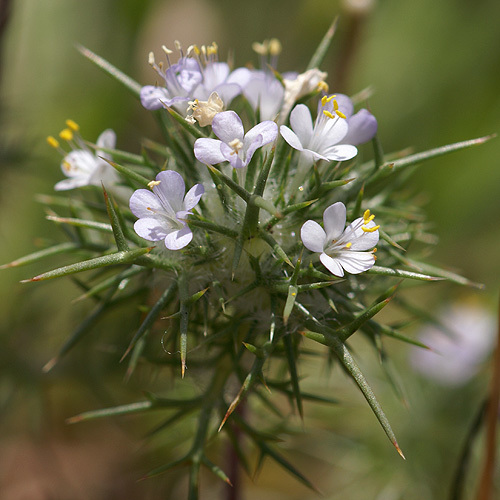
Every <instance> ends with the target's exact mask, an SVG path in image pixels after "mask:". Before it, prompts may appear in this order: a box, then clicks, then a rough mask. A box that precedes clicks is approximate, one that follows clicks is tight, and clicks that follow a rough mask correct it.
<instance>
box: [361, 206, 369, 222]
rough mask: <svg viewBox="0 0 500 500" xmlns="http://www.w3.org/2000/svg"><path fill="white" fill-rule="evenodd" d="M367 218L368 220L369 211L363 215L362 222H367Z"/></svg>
mask: <svg viewBox="0 0 500 500" xmlns="http://www.w3.org/2000/svg"><path fill="white" fill-rule="evenodd" d="M369 218H370V209H366V210H365V212H364V214H363V220H364V221H365V222H367V221H368V219H369Z"/></svg>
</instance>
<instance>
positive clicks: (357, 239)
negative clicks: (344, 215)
mask: <svg viewBox="0 0 500 500" xmlns="http://www.w3.org/2000/svg"><path fill="white" fill-rule="evenodd" d="M363 225H364V226H365V227H367V228H372V227H375V226H376V224H375V222H373V221H370V222H368V224H364V221H363V218H362V217H360V218H359V219H356V220H354V221H353V222H352V223H351V224H349V226H348V227H347V228H346V230H345V233H344V237H345V242H346V243H347V242H350V243H351V250H361V251H363V250H371V249H372V248H373V247H374V246H375V245H376V244H377V243H378V240H379V232H378V231H373V232H372V233H370V232H366V231H363V229H362V226H363Z"/></svg>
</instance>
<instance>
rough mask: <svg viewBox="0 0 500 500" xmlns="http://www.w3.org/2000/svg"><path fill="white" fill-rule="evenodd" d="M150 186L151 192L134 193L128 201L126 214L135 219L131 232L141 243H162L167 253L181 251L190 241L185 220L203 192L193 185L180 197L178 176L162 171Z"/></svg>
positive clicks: (182, 183)
mask: <svg viewBox="0 0 500 500" xmlns="http://www.w3.org/2000/svg"><path fill="white" fill-rule="evenodd" d="M150 186H151V188H152V190H153V192H151V191H148V190H147V189H138V190H137V191H135V193H134V194H133V195H132V197H131V198H130V210H131V211H132V213H133V214H134V215H135V216H136V217H139V220H138V221H136V223H135V224H134V231H135V232H136V233H137V234H138V235H139V236H140V237H141V238H144V239H145V240H149V241H160V240H164V242H165V246H166V247H167V248H168V249H169V250H180V249H181V248H184V247H185V246H186V245H187V244H188V243H189V242H190V241H191V240H192V239H193V233H192V232H191V229H189V227H188V226H187V225H186V219H187V216H188V215H189V214H190V213H191V212H190V210H191V209H192V208H194V207H195V206H196V205H197V204H198V202H199V201H200V198H201V196H202V195H203V193H204V192H205V189H204V188H203V185H202V184H196V185H194V186H193V187H192V188H191V189H190V190H189V191H188V192H187V194H186V196H184V193H185V192H186V187H185V184H184V180H183V179H182V177H181V175H180V174H178V173H177V172H175V171H174V170H165V171H163V172H160V173H159V174H158V175H157V176H156V180H155V181H152V182H151V183H150Z"/></svg>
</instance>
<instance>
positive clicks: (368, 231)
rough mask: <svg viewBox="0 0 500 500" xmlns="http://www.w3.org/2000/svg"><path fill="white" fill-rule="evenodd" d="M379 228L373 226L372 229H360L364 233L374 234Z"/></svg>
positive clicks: (362, 227) (363, 227)
mask: <svg viewBox="0 0 500 500" xmlns="http://www.w3.org/2000/svg"><path fill="white" fill-rule="evenodd" d="M379 228H380V226H373V227H366V226H361V229H362V230H363V231H364V232H365V233H374V232H375V231H376V230H377V229H379Z"/></svg>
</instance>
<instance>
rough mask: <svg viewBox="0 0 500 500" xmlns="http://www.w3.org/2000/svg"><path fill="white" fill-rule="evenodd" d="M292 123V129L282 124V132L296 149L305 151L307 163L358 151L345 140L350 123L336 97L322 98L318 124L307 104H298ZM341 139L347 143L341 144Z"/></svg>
mask: <svg viewBox="0 0 500 500" xmlns="http://www.w3.org/2000/svg"><path fill="white" fill-rule="evenodd" d="M332 101H333V102H332ZM332 111H333V112H332ZM290 126H291V127H292V129H291V130H290V128H288V127H287V126H286V125H282V126H281V127H280V132H281V135H282V136H283V138H284V139H285V141H286V142H288V144H290V146H292V148H294V149H297V150H298V151H300V152H301V157H302V161H303V162H305V163H308V164H311V165H312V164H313V163H314V162H315V161H317V160H328V161H333V160H334V161H344V160H350V159H351V158H353V157H354V156H356V154H357V152H358V150H357V149H356V148H355V147H354V146H353V145H351V144H346V143H345V142H344V138H345V136H346V135H347V132H348V124H347V120H346V116H345V114H344V113H342V111H340V110H339V106H338V104H337V102H336V100H335V96H330V97H327V96H324V97H323V98H322V99H321V101H320V106H319V111H318V116H317V118H316V121H315V123H314V125H313V122H312V118H311V113H310V111H309V108H308V107H307V106H306V105H304V104H299V105H297V106H295V108H293V110H292V112H291V113H290ZM341 141H342V143H343V144H339V143H340V142H341Z"/></svg>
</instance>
